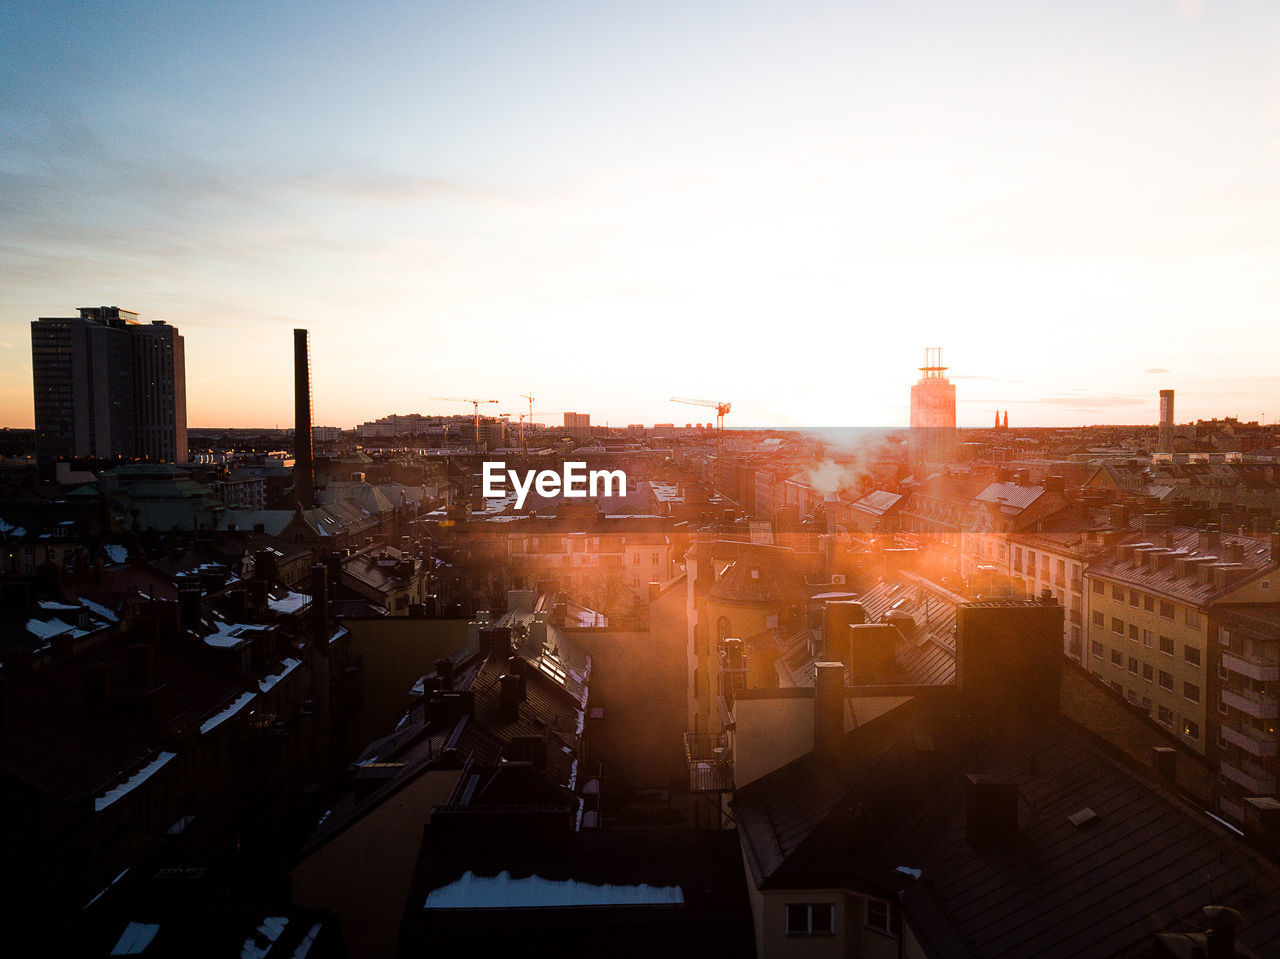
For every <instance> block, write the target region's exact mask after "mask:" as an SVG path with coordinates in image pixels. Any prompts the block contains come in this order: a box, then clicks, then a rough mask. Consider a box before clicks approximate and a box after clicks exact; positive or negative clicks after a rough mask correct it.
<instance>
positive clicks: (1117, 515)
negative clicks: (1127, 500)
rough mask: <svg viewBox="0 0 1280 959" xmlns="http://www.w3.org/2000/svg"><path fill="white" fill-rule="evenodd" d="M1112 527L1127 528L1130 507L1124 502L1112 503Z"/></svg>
mask: <svg viewBox="0 0 1280 959" xmlns="http://www.w3.org/2000/svg"><path fill="white" fill-rule="evenodd" d="M1109 514H1110V520H1111V528H1112V529H1125V528H1127V527H1128V525H1129V507H1128V506H1127V505H1125V504H1124V503H1112V504H1111V508H1110V510H1109Z"/></svg>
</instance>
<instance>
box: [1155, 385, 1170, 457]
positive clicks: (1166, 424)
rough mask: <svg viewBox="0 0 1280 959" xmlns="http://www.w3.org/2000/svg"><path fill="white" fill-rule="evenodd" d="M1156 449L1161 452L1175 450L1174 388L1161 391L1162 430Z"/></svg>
mask: <svg viewBox="0 0 1280 959" xmlns="http://www.w3.org/2000/svg"><path fill="white" fill-rule="evenodd" d="M1156 449H1157V450H1158V451H1159V452H1161V453H1172V452H1173V390H1161V391H1160V432H1159V434H1158V436H1157V439H1156Z"/></svg>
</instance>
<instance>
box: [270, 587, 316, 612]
mask: <svg viewBox="0 0 1280 959" xmlns="http://www.w3.org/2000/svg"><path fill="white" fill-rule="evenodd" d="M310 603H311V597H310V596H308V595H307V594H306V593H295V592H294V591H293V590H289V591H288V592H287V593H285V595H284V596H283V597H282V598H280V599H276V598H275V597H274V596H269V597H268V598H267V606H269V607H270V608H271V611H272V612H275V613H286V614H288V613H296V612H297V611H298V610H300V609H304V608H306V607H307V606H308V605H309V604H310Z"/></svg>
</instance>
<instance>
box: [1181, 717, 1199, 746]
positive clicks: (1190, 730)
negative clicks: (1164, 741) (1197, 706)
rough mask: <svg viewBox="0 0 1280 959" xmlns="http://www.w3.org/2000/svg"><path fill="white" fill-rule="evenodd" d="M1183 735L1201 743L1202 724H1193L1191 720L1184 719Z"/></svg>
mask: <svg viewBox="0 0 1280 959" xmlns="http://www.w3.org/2000/svg"><path fill="white" fill-rule="evenodd" d="M1182 735H1184V736H1186V737H1187V738H1188V739H1194V740H1196V741H1197V742H1199V741H1200V724H1199V723H1196V722H1193V721H1192V720H1190V719H1184V720H1183V721H1182Z"/></svg>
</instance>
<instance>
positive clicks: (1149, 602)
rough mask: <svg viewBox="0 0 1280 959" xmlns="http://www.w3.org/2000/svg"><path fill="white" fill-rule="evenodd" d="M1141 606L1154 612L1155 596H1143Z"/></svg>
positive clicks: (1149, 611)
mask: <svg viewBox="0 0 1280 959" xmlns="http://www.w3.org/2000/svg"><path fill="white" fill-rule="evenodd" d="M1142 608H1143V609H1145V610H1146V611H1147V612H1148V613H1154V612H1155V611H1156V598H1155V597H1154V596H1143V597H1142Z"/></svg>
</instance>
